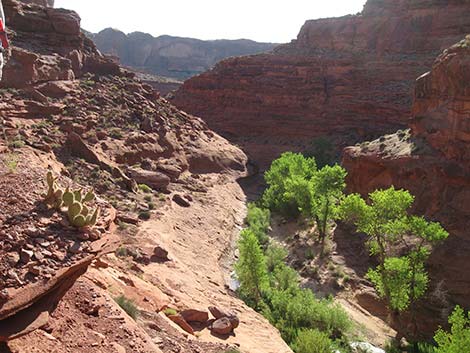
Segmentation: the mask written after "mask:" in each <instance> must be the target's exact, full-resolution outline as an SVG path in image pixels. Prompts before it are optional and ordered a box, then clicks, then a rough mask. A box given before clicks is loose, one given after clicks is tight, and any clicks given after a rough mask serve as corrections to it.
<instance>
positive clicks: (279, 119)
mask: <svg viewBox="0 0 470 353" xmlns="http://www.w3.org/2000/svg"><path fill="white" fill-rule="evenodd" d="M466 33H470V6H469V2H468V1H466V0H455V1H429V0H413V1H395V0H382V1H373V0H369V1H368V2H367V4H366V5H365V7H364V11H363V12H362V13H361V14H358V15H351V16H345V17H341V18H330V19H321V20H312V21H307V22H306V23H305V25H304V26H303V28H302V29H301V31H300V33H299V35H298V38H297V39H296V40H294V41H292V42H291V43H290V44H286V45H281V46H279V47H277V48H276V49H275V50H274V51H273V53H269V54H260V55H253V56H248V57H241V58H232V59H227V60H224V61H223V62H221V63H219V64H218V65H216V67H215V68H214V69H212V70H211V71H208V72H206V73H203V74H201V75H199V76H197V77H194V78H192V79H190V80H188V81H186V82H185V84H184V85H183V86H182V88H180V89H179V90H178V91H177V93H176V94H175V97H174V98H173V103H174V104H176V105H177V106H178V107H179V108H181V109H183V110H186V111H188V112H191V113H192V114H195V115H198V116H201V117H202V118H203V119H204V120H205V121H206V122H207V123H208V124H209V126H210V127H211V128H212V129H214V130H215V131H217V132H219V133H221V134H222V135H224V136H225V137H227V138H229V139H230V140H232V141H233V142H235V143H237V144H238V145H240V146H241V147H242V148H243V149H244V150H245V152H247V154H248V155H249V157H251V159H252V161H254V162H255V163H257V164H259V165H260V166H261V167H265V166H266V165H267V164H268V163H269V162H270V161H271V160H272V159H273V158H275V157H276V156H277V155H279V153H280V152H282V151H286V150H297V151H300V150H305V149H306V148H308V147H309V145H310V144H311V141H312V140H313V139H314V138H316V137H318V136H326V137H328V138H329V139H331V140H333V141H334V142H335V143H336V144H337V145H338V146H345V145H348V144H352V143H355V142H357V141H361V140H364V139H370V138H373V137H377V136H380V135H381V134H383V133H386V132H393V131H396V130H397V129H398V128H400V127H405V126H406V124H407V120H408V117H409V115H410V106H411V100H410V97H411V91H412V86H413V82H414V80H415V78H416V77H417V76H419V75H420V74H422V73H423V72H426V71H427V70H428V68H429V67H430V65H431V64H432V62H433V60H434V58H435V57H436V56H437V55H438V53H439V52H440V51H442V50H443V49H444V48H446V47H448V46H450V45H452V44H453V43H455V42H457V41H458V40H459V39H461V38H462V36H463V35H464V34H466Z"/></svg>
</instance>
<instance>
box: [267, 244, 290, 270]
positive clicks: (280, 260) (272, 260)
mask: <svg viewBox="0 0 470 353" xmlns="http://www.w3.org/2000/svg"><path fill="white" fill-rule="evenodd" d="M286 257H287V250H286V249H284V247H282V246H281V245H278V244H276V243H271V244H270V245H269V246H268V248H267V249H266V265H267V267H268V271H269V272H273V271H274V269H275V268H276V267H278V266H279V265H283V264H284V260H285V259H286Z"/></svg>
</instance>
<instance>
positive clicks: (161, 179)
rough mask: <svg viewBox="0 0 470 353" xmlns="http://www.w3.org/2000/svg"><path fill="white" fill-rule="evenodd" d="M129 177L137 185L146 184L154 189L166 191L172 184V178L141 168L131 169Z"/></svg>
mask: <svg viewBox="0 0 470 353" xmlns="http://www.w3.org/2000/svg"><path fill="white" fill-rule="evenodd" d="M128 172H129V175H130V177H131V178H132V179H134V180H135V181H136V182H137V184H145V185H148V186H150V187H151V188H152V189H156V190H165V189H166V188H167V186H168V185H169V184H170V178H169V177H168V176H166V175H165V174H163V173H160V172H155V171H151V170H144V169H141V168H129V170H128Z"/></svg>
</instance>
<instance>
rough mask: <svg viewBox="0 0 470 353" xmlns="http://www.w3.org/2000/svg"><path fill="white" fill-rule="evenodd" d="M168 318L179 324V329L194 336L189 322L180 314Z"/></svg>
mask: <svg viewBox="0 0 470 353" xmlns="http://www.w3.org/2000/svg"><path fill="white" fill-rule="evenodd" d="M168 318H169V319H170V320H171V321H173V322H174V323H175V324H177V325H178V326H179V327H181V328H182V329H183V330H185V331H186V332H187V333H190V334H191V335H194V330H193V328H192V327H191V325H190V324H188V322H187V321H186V320H185V319H184V318H183V316H181V315H180V314H176V315H168Z"/></svg>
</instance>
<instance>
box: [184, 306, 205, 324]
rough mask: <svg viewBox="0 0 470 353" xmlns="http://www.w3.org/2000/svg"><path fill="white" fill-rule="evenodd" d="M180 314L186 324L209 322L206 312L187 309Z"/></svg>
mask: <svg viewBox="0 0 470 353" xmlns="http://www.w3.org/2000/svg"><path fill="white" fill-rule="evenodd" d="M180 314H181V316H182V317H183V318H184V319H185V320H186V321H187V322H200V323H205V322H207V320H209V313H208V312H207V311H202V310H196V309H187V310H183V311H182V312H181V313H180Z"/></svg>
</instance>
